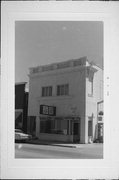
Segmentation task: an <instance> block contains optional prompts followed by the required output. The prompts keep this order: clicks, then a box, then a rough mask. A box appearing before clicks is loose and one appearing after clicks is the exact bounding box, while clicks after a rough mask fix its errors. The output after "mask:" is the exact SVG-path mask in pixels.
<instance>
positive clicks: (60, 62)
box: [29, 56, 89, 69]
mask: <svg viewBox="0 0 119 180" xmlns="http://www.w3.org/2000/svg"><path fill="white" fill-rule="evenodd" d="M81 59H85V60H86V61H87V62H89V61H88V59H87V56H82V57H80V58H75V59H69V60H65V61H59V62H56V63H48V64H44V65H40V66H39V65H38V66H34V67H29V69H33V68H38V67H46V66H50V65H58V64H62V63H68V62H74V61H76V60H81Z"/></svg>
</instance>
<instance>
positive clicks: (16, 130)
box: [15, 129, 23, 133]
mask: <svg viewBox="0 0 119 180" xmlns="http://www.w3.org/2000/svg"><path fill="white" fill-rule="evenodd" d="M15 132H21V133H23V132H22V130H21V129H15Z"/></svg>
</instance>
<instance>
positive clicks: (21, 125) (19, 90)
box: [15, 82, 28, 132]
mask: <svg viewBox="0 0 119 180" xmlns="http://www.w3.org/2000/svg"><path fill="white" fill-rule="evenodd" d="M25 86H26V82H21V83H16V84H15V128H16V129H22V130H23V131H24V132H27V112H28V92H26V91H25Z"/></svg>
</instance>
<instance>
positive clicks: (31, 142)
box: [25, 139, 101, 148]
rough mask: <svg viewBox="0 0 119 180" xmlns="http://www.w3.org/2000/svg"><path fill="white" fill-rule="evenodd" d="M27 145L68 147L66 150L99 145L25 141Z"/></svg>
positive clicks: (35, 140) (37, 140)
mask: <svg viewBox="0 0 119 180" xmlns="http://www.w3.org/2000/svg"><path fill="white" fill-rule="evenodd" d="M25 143H27V144H36V145H49V146H59V147H68V148H83V147H86V146H88V147H89V146H91V147H92V146H95V145H98V144H101V143H92V144H80V143H67V142H65V143H64V142H56V141H51V142H49V141H43V140H39V139H34V140H30V141H26V142H25Z"/></svg>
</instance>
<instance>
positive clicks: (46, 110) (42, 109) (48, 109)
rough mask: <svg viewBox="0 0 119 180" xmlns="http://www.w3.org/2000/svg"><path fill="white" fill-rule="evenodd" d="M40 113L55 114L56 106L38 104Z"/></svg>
mask: <svg viewBox="0 0 119 180" xmlns="http://www.w3.org/2000/svg"><path fill="white" fill-rule="evenodd" d="M40 114H44V115H49V116H56V107H54V106H47V105H40Z"/></svg>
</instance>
